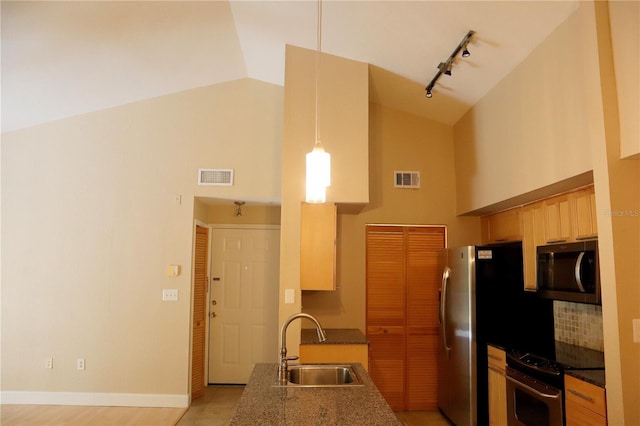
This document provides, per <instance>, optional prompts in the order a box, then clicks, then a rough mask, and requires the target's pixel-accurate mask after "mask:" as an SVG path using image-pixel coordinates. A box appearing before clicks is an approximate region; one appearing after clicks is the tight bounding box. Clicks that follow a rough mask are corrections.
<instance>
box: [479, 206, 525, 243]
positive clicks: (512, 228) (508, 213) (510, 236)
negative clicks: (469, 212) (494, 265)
mask: <svg viewBox="0 0 640 426" xmlns="http://www.w3.org/2000/svg"><path fill="white" fill-rule="evenodd" d="M480 224H481V226H482V241H483V243H484V244H489V243H497V242H505V241H520V240H521V239H522V220H521V209H520V207H516V208H514V209H510V210H505V211H502V212H498V213H494V214H491V215H487V216H483V217H482V218H481V219H480Z"/></svg>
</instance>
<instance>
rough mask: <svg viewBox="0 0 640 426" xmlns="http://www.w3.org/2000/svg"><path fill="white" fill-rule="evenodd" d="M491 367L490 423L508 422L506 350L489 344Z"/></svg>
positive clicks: (489, 379)
mask: <svg viewBox="0 0 640 426" xmlns="http://www.w3.org/2000/svg"><path fill="white" fill-rule="evenodd" d="M487 358H488V360H489V362H488V364H489V365H488V368H489V378H488V381H489V425H495V426H505V425H506V424H507V378H506V376H505V368H506V362H507V361H506V354H505V352H504V350H502V349H499V348H496V347H495V346H491V345H487Z"/></svg>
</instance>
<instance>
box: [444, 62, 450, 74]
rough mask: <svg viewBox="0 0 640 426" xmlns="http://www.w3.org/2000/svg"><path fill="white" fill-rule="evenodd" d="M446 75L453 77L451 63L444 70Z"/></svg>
mask: <svg viewBox="0 0 640 426" xmlns="http://www.w3.org/2000/svg"><path fill="white" fill-rule="evenodd" d="M444 73H445V75H451V61H448V62H447V66H446V68H445V70H444Z"/></svg>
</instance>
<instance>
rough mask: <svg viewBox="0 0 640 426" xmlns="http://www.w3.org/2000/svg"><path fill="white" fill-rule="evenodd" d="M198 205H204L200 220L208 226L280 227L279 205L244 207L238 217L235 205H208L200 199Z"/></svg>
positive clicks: (197, 201)
mask: <svg viewBox="0 0 640 426" xmlns="http://www.w3.org/2000/svg"><path fill="white" fill-rule="evenodd" d="M196 203H198V204H202V209H203V214H202V215H201V217H202V218H201V219H200V220H201V221H203V222H204V223H207V224H220V225H280V206H279V205H253V204H251V205H244V206H242V210H241V211H242V215H241V216H238V215H236V206H235V205H234V204H233V203H228V204H225V205H217V204H215V205H208V204H205V202H203V201H201V200H198V199H196Z"/></svg>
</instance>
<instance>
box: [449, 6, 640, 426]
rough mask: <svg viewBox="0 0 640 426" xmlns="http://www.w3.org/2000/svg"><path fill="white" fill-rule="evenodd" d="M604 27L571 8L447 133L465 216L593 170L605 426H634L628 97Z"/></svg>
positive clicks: (636, 381)
mask: <svg viewBox="0 0 640 426" xmlns="http://www.w3.org/2000/svg"><path fill="white" fill-rule="evenodd" d="M609 22H610V21H609V16H608V8H607V3H606V2H591V1H584V2H580V6H579V8H578V10H577V11H576V12H575V13H574V14H573V15H572V16H571V17H569V18H568V19H567V20H566V21H565V22H564V23H563V24H562V25H561V26H560V27H558V29H557V30H556V31H555V32H554V33H552V34H551V35H550V36H549V38H548V39H547V40H545V41H544V42H543V43H542V44H541V45H540V46H539V47H538V48H536V49H535V51H534V52H533V53H532V54H531V55H530V56H529V57H528V58H527V59H526V60H525V61H523V62H522V64H521V65H520V66H519V67H518V68H517V69H516V70H515V71H514V72H513V73H511V74H510V75H509V76H507V77H506V78H505V79H504V80H503V81H502V82H500V83H499V84H498V86H496V87H495V88H494V89H493V90H492V91H491V92H490V93H489V94H488V95H487V96H485V98H483V99H482V101H481V102H480V103H478V104H477V105H476V106H475V107H474V108H472V109H471V110H470V112H469V113H468V114H466V115H465V117H464V118H463V119H462V120H461V121H460V122H459V123H457V124H456V126H455V143H456V153H455V155H456V177H457V179H458V182H457V195H458V198H457V200H458V212H461V213H463V212H469V211H474V210H478V209H482V208H485V207H486V206H489V205H492V204H495V203H499V202H501V201H504V200H509V199H513V198H514V197H516V198H517V197H519V196H521V195H523V194H535V193H536V191H537V190H538V189H540V188H543V187H547V186H549V185H552V186H553V185H554V184H556V183H558V182H561V181H566V180H567V179H570V178H572V177H574V176H578V175H580V174H582V173H584V172H588V171H589V170H591V169H592V170H593V179H594V185H595V190H596V202H597V206H596V207H597V220H598V234H599V235H598V240H599V247H600V275H601V281H602V314H603V328H604V349H605V362H606V372H607V409H608V414H609V424H616V425H617V424H640V406H639V405H638V404H637V401H639V400H640V363H639V362H638V360H640V346H639V345H638V344H634V343H633V341H632V337H631V330H632V329H631V319H632V318H639V317H640V281H639V277H640V266H639V265H638V258H640V249H639V246H640V217H639V216H638V213H637V212H638V211H640V208H639V206H640V200H639V198H640V174H639V173H640V172H639V166H640V163H639V162H638V161H635V160H620V157H621V140H620V133H621V128H620V125H619V116H618V105H621V103H619V102H618V98H617V96H616V93H629V92H627V86H626V85H625V84H626V83H625V81H623V79H620V80H617V81H616V79H615V78H616V76H617V74H615V73H614V69H613V57H614V56H613V53H612V45H611V43H612V41H611V32H610V28H609ZM614 43H615V41H614ZM615 48H616V45H615V44H614V45H613V51H615ZM551 64H552V65H551ZM636 78H637V76H636ZM616 86H617V91H616ZM633 87H634V86H633V85H632V86H631V87H629V88H628V89H629V90H631V91H633ZM635 123H636V124H637V119H636V121H635ZM520 201H521V202H525V201H527V200H526V199H521V200H520ZM529 201H530V200H529ZM612 212H613V213H612Z"/></svg>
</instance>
